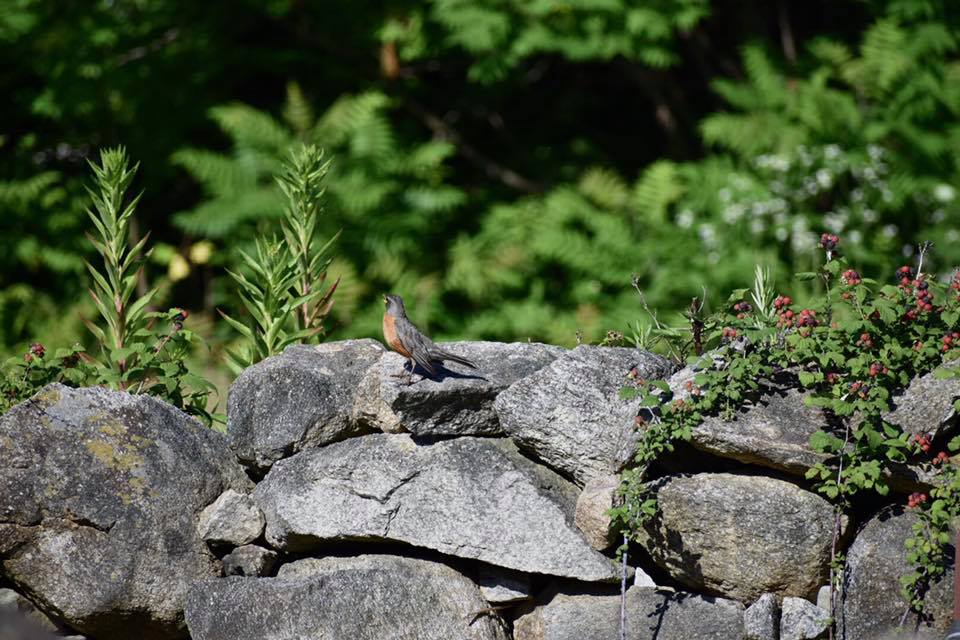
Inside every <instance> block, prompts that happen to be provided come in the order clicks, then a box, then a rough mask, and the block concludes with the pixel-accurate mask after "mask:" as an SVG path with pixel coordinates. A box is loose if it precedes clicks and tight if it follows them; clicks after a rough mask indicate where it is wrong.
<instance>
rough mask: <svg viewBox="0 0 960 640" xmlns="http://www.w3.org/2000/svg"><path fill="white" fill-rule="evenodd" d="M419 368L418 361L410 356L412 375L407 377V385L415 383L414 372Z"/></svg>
mask: <svg viewBox="0 0 960 640" xmlns="http://www.w3.org/2000/svg"><path fill="white" fill-rule="evenodd" d="M416 370H417V362H416V360H414V359H413V358H410V377H409V378H407V385H411V384H413V374H414V372H415V371H416Z"/></svg>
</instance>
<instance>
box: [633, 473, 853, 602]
mask: <svg viewBox="0 0 960 640" xmlns="http://www.w3.org/2000/svg"><path fill="white" fill-rule="evenodd" d="M652 486H653V489H654V491H655V493H656V498H657V506H658V513H657V516H656V518H654V520H652V521H651V522H650V523H649V524H648V525H647V527H646V528H645V529H642V530H640V531H639V532H638V535H639V539H640V542H641V544H643V545H644V547H645V548H646V549H647V552H648V553H649V554H650V557H651V558H652V559H653V561H654V562H655V563H657V564H658V565H659V566H660V567H662V568H663V569H665V570H666V571H668V572H669V573H670V575H671V576H672V577H673V578H675V579H676V580H678V581H679V582H681V583H683V584H685V585H687V586H689V587H691V588H693V589H695V590H698V591H707V592H710V593H716V594H719V595H723V596H726V597H729V598H734V599H736V600H740V601H741V602H754V601H755V600H757V599H758V598H759V597H760V596H761V595H763V594H764V593H768V592H769V593H776V594H778V595H781V596H787V595H795V596H800V597H812V596H814V595H816V592H817V589H819V587H820V585H821V584H823V582H824V580H825V578H826V577H827V575H828V573H829V564H830V547H831V542H832V539H833V523H834V513H833V507H832V506H831V505H830V503H828V502H827V501H826V500H824V499H823V498H821V497H820V496H818V495H817V494H814V493H811V492H809V491H805V490H803V489H801V488H799V487H797V486H796V485H793V484H791V483H789V482H784V481H782V480H776V479H773V478H767V477H763V476H744V475H733V474H729V473H699V474H696V475H687V476H669V477H666V478H662V479H660V480H657V481H655V482H654V483H653V485H652Z"/></svg>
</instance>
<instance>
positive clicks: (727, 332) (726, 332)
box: [720, 327, 737, 340]
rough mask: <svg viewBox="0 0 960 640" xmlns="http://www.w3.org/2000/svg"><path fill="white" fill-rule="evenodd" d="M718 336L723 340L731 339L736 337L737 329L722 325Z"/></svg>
mask: <svg viewBox="0 0 960 640" xmlns="http://www.w3.org/2000/svg"><path fill="white" fill-rule="evenodd" d="M720 336H721V337H722V338H723V339H724V340H733V339H734V338H736V337H737V330H736V329H734V328H733V327H724V328H723V331H721V332H720Z"/></svg>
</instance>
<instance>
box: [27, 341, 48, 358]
mask: <svg viewBox="0 0 960 640" xmlns="http://www.w3.org/2000/svg"><path fill="white" fill-rule="evenodd" d="M46 352H47V350H46V348H45V347H44V346H43V345H42V344H40V343H39V342H34V343H33V344H32V345H30V350H29V351H27V352H26V353H25V354H23V360H24V362H33V359H34V358H43V356H44V354H46Z"/></svg>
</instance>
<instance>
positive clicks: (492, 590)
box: [477, 565, 531, 604]
mask: <svg viewBox="0 0 960 640" xmlns="http://www.w3.org/2000/svg"><path fill="white" fill-rule="evenodd" d="M477 584H478V585H479V586H480V594H481V595H482V596H483V599H484V600H486V601H487V602H489V603H490V604H504V603H508V602H520V601H522V600H529V599H530V598H531V594H530V577H529V576H527V575H524V574H522V573H516V572H513V571H504V570H503V569H499V568H497V567H491V566H489V565H482V566H481V567H480V568H479V569H478V570H477Z"/></svg>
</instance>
